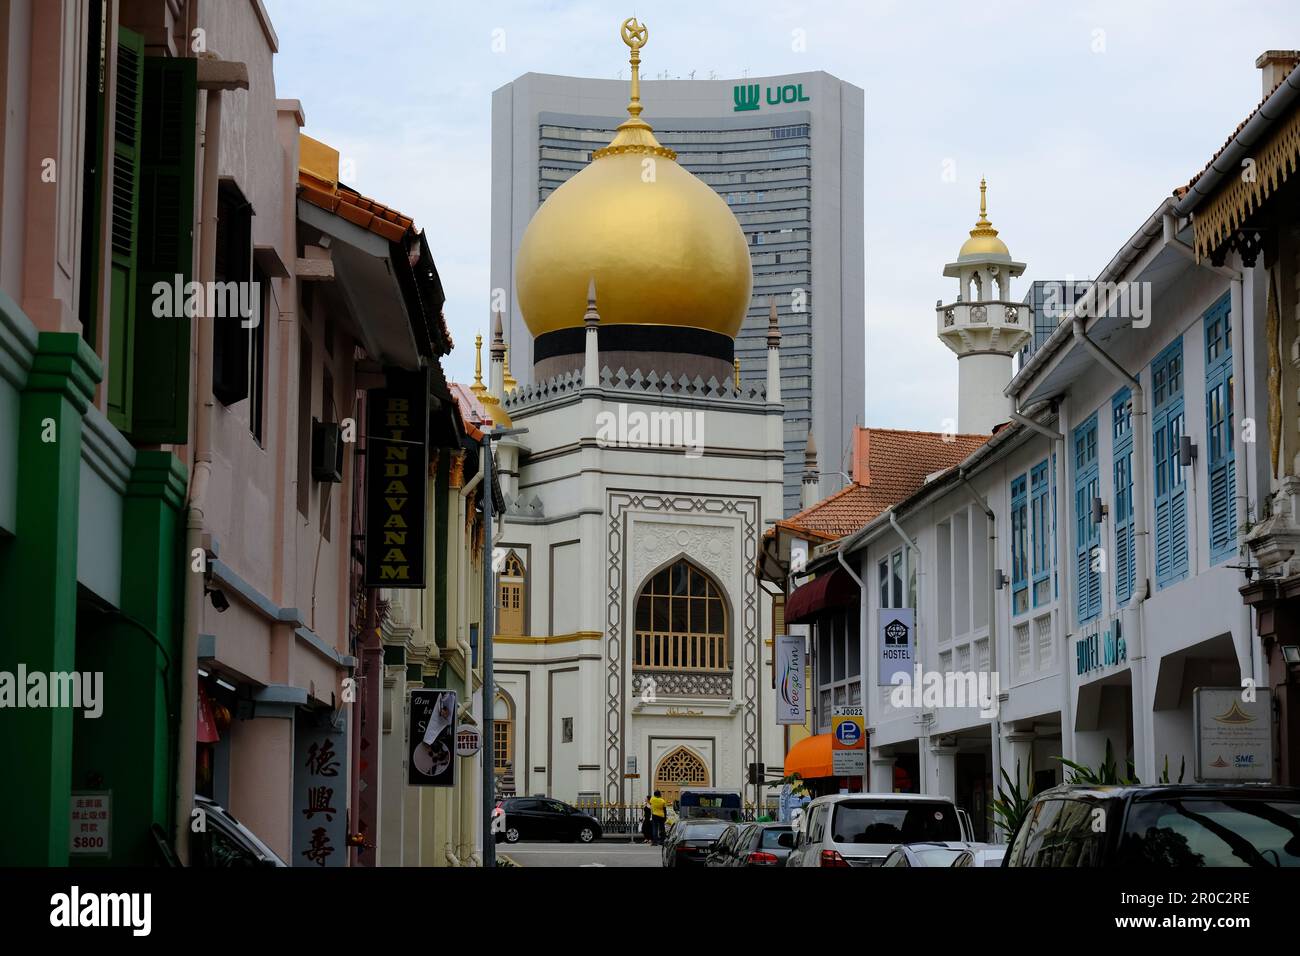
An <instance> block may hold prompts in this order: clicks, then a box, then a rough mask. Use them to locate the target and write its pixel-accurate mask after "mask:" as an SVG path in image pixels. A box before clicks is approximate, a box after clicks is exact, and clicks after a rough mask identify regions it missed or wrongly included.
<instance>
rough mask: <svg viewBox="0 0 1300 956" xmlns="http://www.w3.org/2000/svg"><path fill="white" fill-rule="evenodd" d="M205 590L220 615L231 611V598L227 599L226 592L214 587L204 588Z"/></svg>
mask: <svg viewBox="0 0 1300 956" xmlns="http://www.w3.org/2000/svg"><path fill="white" fill-rule="evenodd" d="M204 590H205V591H206V592H207V595H208V600H209V601H211V602H212V606H213V607H214V608H216V609H217V613H218V614H222V613H224V612H226V611H229V610H230V598H228V597H226V592H225V591H223V590H221V588H214V587H208V588H204Z"/></svg>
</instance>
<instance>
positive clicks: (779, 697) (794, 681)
mask: <svg viewBox="0 0 1300 956" xmlns="http://www.w3.org/2000/svg"><path fill="white" fill-rule="evenodd" d="M803 655H804V646H803V635H802V634H782V635H780V636H778V637H777V639H776V722H777V723H778V724H802V723H803V722H804V714H805V711H806V708H807V706H808V695H807V689H806V688H805V687H804V682H803V681H804V663H803Z"/></svg>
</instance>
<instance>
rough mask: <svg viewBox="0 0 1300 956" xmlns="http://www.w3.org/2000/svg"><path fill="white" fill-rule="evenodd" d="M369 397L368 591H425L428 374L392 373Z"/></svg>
mask: <svg viewBox="0 0 1300 956" xmlns="http://www.w3.org/2000/svg"><path fill="white" fill-rule="evenodd" d="M386 376H387V384H386V385H385V387H384V388H379V389H372V390H371V391H369V392H368V393H367V395H366V402H367V408H366V576H365V577H366V580H365V583H366V587H372V588H422V587H424V518H425V514H424V512H425V507H424V496H425V485H426V484H427V482H428V480H429V440H428V439H429V435H428V431H429V429H428V425H429V372H428V369H424V370H422V371H419V372H406V371H402V370H400V369H389V370H388V371H387V373H386Z"/></svg>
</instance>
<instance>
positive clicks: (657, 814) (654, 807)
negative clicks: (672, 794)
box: [650, 790, 668, 846]
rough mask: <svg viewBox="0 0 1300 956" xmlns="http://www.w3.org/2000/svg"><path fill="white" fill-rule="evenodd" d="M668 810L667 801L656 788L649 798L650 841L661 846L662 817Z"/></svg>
mask: <svg viewBox="0 0 1300 956" xmlns="http://www.w3.org/2000/svg"><path fill="white" fill-rule="evenodd" d="M667 812H668V801H667V800H665V799H664V798H663V794H661V793H660V792H659V791H658V790H656V791H655V795H654V796H653V797H651V798H650V834H651V836H650V842H651V843H653V844H654V845H655V846H662V845H663V842H664V819H665V817H666V816H667Z"/></svg>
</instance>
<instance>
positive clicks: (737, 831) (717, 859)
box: [704, 823, 753, 866]
mask: <svg viewBox="0 0 1300 956" xmlns="http://www.w3.org/2000/svg"><path fill="white" fill-rule="evenodd" d="M751 826H753V824H752V823H733V824H732V825H731V826H729V827H727V829H725V830H723V831H722V836H720V837H718V839H717V840H716V841H714V844H713V846H712V847H711V848H710V849H709V855H708V857H707V858H706V859H705V861H704V865H705V866H731V865H732V864H731V861H732V854H733V851H734V850H735V847H736V842H737V840H739V839H740V837H741V835H742V834H743V833H744V832H745V831H746V830H748V829H749V828H750V827H751Z"/></svg>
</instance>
